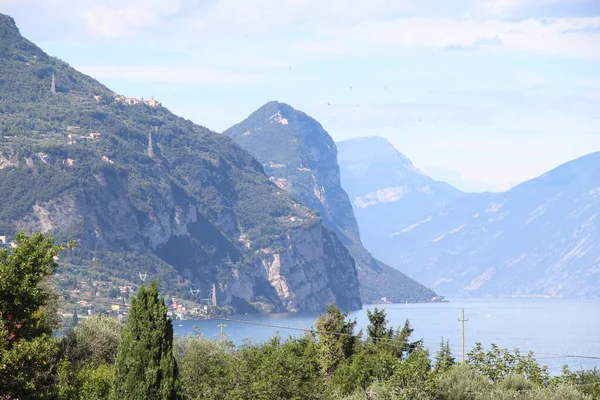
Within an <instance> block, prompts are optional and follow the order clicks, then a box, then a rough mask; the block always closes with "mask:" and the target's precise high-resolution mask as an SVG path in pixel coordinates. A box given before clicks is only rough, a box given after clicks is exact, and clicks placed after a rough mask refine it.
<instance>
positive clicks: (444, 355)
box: [434, 338, 456, 372]
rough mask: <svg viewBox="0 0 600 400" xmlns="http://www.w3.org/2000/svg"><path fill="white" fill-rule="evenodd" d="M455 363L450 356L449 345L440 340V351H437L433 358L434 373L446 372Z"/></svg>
mask: <svg viewBox="0 0 600 400" xmlns="http://www.w3.org/2000/svg"><path fill="white" fill-rule="evenodd" d="M455 363H456V359H455V358H454V356H453V355H452V351H451V350H450V343H449V342H448V341H447V340H446V341H444V339H443V338H442V342H441V343H440V349H439V350H438V352H437V354H436V357H435V367H434V369H435V371H436V372H446V371H447V370H448V369H450V367H451V366H453V365H454V364H455Z"/></svg>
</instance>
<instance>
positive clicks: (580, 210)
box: [381, 153, 600, 297]
mask: <svg viewBox="0 0 600 400" xmlns="http://www.w3.org/2000/svg"><path fill="white" fill-rule="evenodd" d="M599 168H600V153H593V154H590V155H587V156H584V157H581V158H579V159H577V160H574V161H571V162H568V163H566V164H563V165H561V166H559V167H557V168H555V169H553V170H552V171H549V172H548V173H546V174H544V175H542V176H540V177H538V178H535V179H533V180H530V181H527V182H524V183H522V184H520V185H518V186H516V187H514V188H513V189H511V190H509V191H507V192H505V193H498V194H481V195H473V196H469V197H467V198H462V199H459V200H457V201H455V202H454V203H453V204H451V205H450V206H448V207H447V208H445V209H443V210H441V211H439V212H437V213H432V214H431V215H429V216H426V217H423V218H421V219H420V220H418V221H415V222H414V223H411V224H408V225H406V226H404V227H401V228H399V229H398V231H397V233H396V234H395V235H394V237H393V238H391V239H390V240H389V242H388V243H386V244H385V246H383V247H382V249H381V255H382V257H383V259H384V260H388V261H389V262H393V261H395V264H394V265H395V266H396V267H398V268H402V269H403V270H404V271H406V272H407V273H409V274H410V275H411V276H415V277H417V278H419V279H422V280H423V281H424V282H426V283H427V284H429V285H431V286H432V287H434V288H435V289H436V290H438V291H439V292H440V293H442V294H444V295H463V296H464V295H466V296H482V295H523V296H564V297H598V296H600V267H599V265H600V264H599V263H600V246H599V245H598V238H597V232H598V231H599V226H598V215H599V214H600V178H599V176H598V173H597V172H598V169H599Z"/></svg>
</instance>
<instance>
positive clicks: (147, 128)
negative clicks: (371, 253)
mask: <svg viewBox="0 0 600 400" xmlns="http://www.w3.org/2000/svg"><path fill="white" fill-rule="evenodd" d="M0 37H1V38H2V42H1V43H0V82H2V85H0V114H2V116H3V124H4V125H3V137H2V138H0V204H2V205H3V207H2V208H1V209H0V235H8V236H10V235H12V234H14V233H15V232H16V231H18V230H21V229H23V230H25V231H27V232H33V231H42V232H54V233H55V234H56V236H57V237H58V238H59V239H60V240H67V239H77V240H78V241H79V247H78V249H77V250H76V251H75V252H73V253H69V254H68V255H64V256H63V259H62V260H61V263H62V266H63V273H64V274H66V275H68V274H75V275H76V276H102V277H104V278H106V279H116V280H119V281H122V282H123V283H136V284H137V283H140V280H139V279H138V274H140V273H147V274H148V279H152V278H159V279H160V283H161V285H162V287H163V290H164V291H165V293H166V294H167V295H177V296H178V297H183V298H187V299H190V300H195V299H196V298H195V297H194V295H193V293H191V291H190V288H195V289H200V294H199V296H201V297H203V298H204V297H209V294H210V289H211V287H212V284H213V283H216V286H217V298H218V302H219V305H232V306H233V307H234V308H238V309H244V310H251V309H261V310H267V311H286V310H287V311H319V310H323V309H324V307H325V305H327V304H328V303H330V302H332V301H336V302H337V303H338V304H339V305H340V306H341V307H343V308H346V309H358V308H360V307H361V305H362V304H361V301H360V297H359V293H358V280H357V272H356V268H355V264H354V261H353V259H352V258H351V256H350V255H349V254H348V252H347V250H346V249H345V247H344V246H343V245H342V244H341V243H340V242H339V241H338V240H337V238H336V237H335V235H333V234H332V233H331V232H330V231H328V230H327V229H326V228H324V227H323V225H322V223H321V218H319V217H318V216H317V215H316V214H315V213H314V212H313V211H312V210H310V209H308V208H307V207H305V206H303V205H301V204H300V203H299V202H297V201H295V200H294V199H293V198H292V197H291V196H290V195H289V194H288V193H287V192H286V191H284V190H282V189H280V188H278V187H277V186H276V185H275V184H273V183H272V182H270V181H269V179H268V177H267V176H266V175H265V174H264V171H263V168H262V166H261V165H260V164H259V163H258V162H257V161H256V160H255V159H254V158H253V157H252V156H251V155H250V154H248V153H247V152H246V151H244V150H242V149H241V148H240V147H239V146H237V145H236V144H235V143H234V142H233V141H232V140H231V139H229V138H227V137H224V136H223V135H219V134H217V133H214V132H212V131H209V130H208V129H206V128H203V127H201V126H197V125H194V124H193V123H191V122H190V121H186V120H184V119H182V118H179V117H177V116H175V115H173V114H171V113H170V112H169V111H168V110H167V109H166V108H164V107H160V106H159V107H151V106H149V105H147V104H137V105H125V104H122V103H118V102H116V101H115V98H116V94H114V93H112V92H111V91H110V90H108V89H107V88H106V87H104V86H102V85H101V84H99V83H98V82H96V81H94V80H93V79H91V78H89V77H87V76H85V75H83V74H81V73H79V72H77V71H75V70H74V69H72V68H70V67H69V66H68V65H66V64H65V63H63V62H62V61H59V60H57V59H54V58H52V57H49V56H48V55H46V54H45V53H44V52H42V51H41V50H40V49H39V48H37V47H36V46H35V45H33V44H32V43H30V42H28V41H27V40H25V39H24V38H22V37H21V36H20V34H19V32H18V30H17V29H16V27H15V25H14V21H12V19H11V18H10V17H7V16H4V15H0ZM52 75H54V76H55V79H56V93H51V90H50V89H51V85H50V82H51V76H52ZM150 134H151V135H152V144H151V145H149V135H150ZM149 146H150V147H151V149H152V151H149ZM86 274H87V275H86Z"/></svg>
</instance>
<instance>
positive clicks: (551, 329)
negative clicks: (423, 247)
mask: <svg viewBox="0 0 600 400" xmlns="http://www.w3.org/2000/svg"><path fill="white" fill-rule="evenodd" d="M374 307H375V306H372V305H368V306H365V307H364V308H363V309H362V310H360V311H355V312H352V313H351V314H350V317H351V318H356V320H357V328H356V330H357V331H358V330H359V329H361V328H363V330H364V328H365V327H366V326H367V324H368V320H367V313H366V309H367V308H374ZM377 307H380V308H385V309H386V311H387V316H388V320H389V321H390V324H391V325H393V326H394V327H397V326H402V325H403V324H404V321H405V319H407V318H408V319H409V320H410V323H411V325H412V327H413V328H414V330H415V331H414V333H413V340H417V339H421V338H422V339H423V340H424V344H425V347H427V348H428V349H429V350H430V351H431V353H432V356H433V355H434V354H435V352H436V351H437V350H438V348H439V344H440V340H441V339H442V337H443V338H444V339H448V340H449V341H450V346H451V348H452V350H453V352H454V354H455V356H456V359H457V360H459V361H460V354H461V323H460V322H459V321H458V319H459V318H460V317H461V309H462V308H464V309H465V317H466V318H468V321H467V322H466V323H465V331H466V334H465V348H466V352H468V351H469V350H470V349H472V348H473V346H474V345H475V343H476V342H481V343H482V344H483V345H484V346H486V347H487V348H489V345H490V344H492V343H495V344H497V345H498V346H500V347H502V348H509V349H514V348H518V349H520V350H521V352H522V353H526V352H527V351H529V350H531V351H534V352H535V353H536V358H537V359H538V360H539V362H540V363H542V364H545V365H548V367H549V368H550V372H551V373H553V374H560V370H561V366H562V365H563V364H568V365H569V366H570V367H571V368H572V369H582V368H584V369H589V368H593V367H600V359H589V358H574V357H564V355H574V356H586V357H600V300H566V299H450V302H449V303H427V304H382V305H378V306H377ZM317 316H318V314H317V313H285V314H252V315H236V316H232V317H227V318H230V319H235V320H240V321H244V322H246V323H239V322H232V321H225V322H224V321H219V320H186V321H175V323H174V325H175V326H174V327H175V334H176V335H187V334H192V333H193V332H194V330H195V329H197V330H198V331H199V332H200V333H201V334H203V335H204V336H206V337H209V338H215V339H216V338H217V337H218V333H219V327H218V325H219V324H225V325H226V327H225V328H224V332H225V334H226V335H227V338H228V339H230V340H232V341H233V342H234V343H235V344H241V343H242V342H243V341H244V339H249V340H250V341H251V342H253V343H260V342H263V341H265V340H267V339H269V338H270V337H272V336H274V335H275V334H276V333H277V332H279V334H280V336H282V337H288V336H299V335H302V334H303V332H302V331H298V330H292V329H285V328H282V327H287V328H294V329H307V328H311V326H312V325H314V322H315V320H316V318H317ZM250 324H264V325H273V326H278V327H279V328H276V327H265V326H259V325H250ZM179 325H181V326H179ZM556 354H559V355H560V356H556Z"/></svg>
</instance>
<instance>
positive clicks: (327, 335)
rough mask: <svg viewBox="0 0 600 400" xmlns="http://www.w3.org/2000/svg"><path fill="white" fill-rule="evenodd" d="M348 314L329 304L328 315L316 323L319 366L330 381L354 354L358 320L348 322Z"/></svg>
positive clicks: (323, 315) (320, 317) (318, 319)
mask: <svg viewBox="0 0 600 400" xmlns="http://www.w3.org/2000/svg"><path fill="white" fill-rule="evenodd" d="M347 317H348V312H342V311H341V310H340V309H339V308H338V307H337V305H335V304H329V305H328V306H327V308H326V314H322V315H319V318H317V322H316V324H315V325H316V328H317V336H318V338H319V347H318V355H319V365H320V366H321V372H322V373H323V375H324V376H325V377H326V378H327V379H329V378H331V376H332V375H333V372H334V371H335V369H336V368H337V366H338V365H339V364H340V363H341V362H342V361H343V360H345V359H347V358H350V356H351V355H352V354H353V352H354V346H355V343H356V340H357V338H356V336H354V327H355V326H356V320H354V321H347V320H346V318H347Z"/></svg>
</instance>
